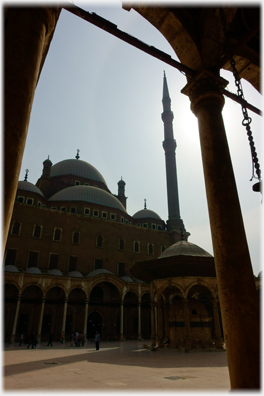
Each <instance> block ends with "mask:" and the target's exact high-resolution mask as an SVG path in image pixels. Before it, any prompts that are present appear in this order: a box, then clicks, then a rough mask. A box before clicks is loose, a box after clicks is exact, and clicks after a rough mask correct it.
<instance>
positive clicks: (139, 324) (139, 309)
mask: <svg viewBox="0 0 264 396" xmlns="http://www.w3.org/2000/svg"><path fill="white" fill-rule="evenodd" d="M141 340H142V336H141V301H139V302H138V341H141Z"/></svg>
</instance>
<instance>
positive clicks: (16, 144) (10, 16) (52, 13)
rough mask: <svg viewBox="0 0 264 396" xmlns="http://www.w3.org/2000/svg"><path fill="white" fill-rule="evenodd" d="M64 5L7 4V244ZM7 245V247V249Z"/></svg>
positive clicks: (5, 120)
mask: <svg viewBox="0 0 264 396" xmlns="http://www.w3.org/2000/svg"><path fill="white" fill-rule="evenodd" d="M59 14H60V8H58V7H56V5H54V6H52V7H35V8H32V7H23V6H21V7H19V6H17V7H12V5H10V6H8V5H7V6H6V7H5V15H4V17H5V22H6V23H5V35H4V40H5V42H4V48H5V52H4V57H3V59H4V77H5V86H4V104H5V105H4V126H3V130H4V153H5V158H4V161H5V162H4V170H5V180H4V183H5V185H4V196H5V199H4V222H5V224H4V232H3V234H4V235H3V236H4V246H5V243H6V238H7V233H8V229H9V225H10V220H11V216H12V211H13V205H14V200H15V195H16V190H17V182H18V178H19V173H20V168H21V162H22V158H23V153H24V147H25V143H26V137H27V131H28V125H29V120H30V113H31V108H32V103H33V98H34V94H35V88H36V85H37V81H38V78H39V75H40V71H41V68H42V66H43V63H44V60H45V58H46V55H47V53H48V49H49V45H50V42H51V39H52V33H53V31H54V29H55V26H56V22H57V19H58V17H59ZM4 250H5V249H3V252H4Z"/></svg>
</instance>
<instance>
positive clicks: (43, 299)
mask: <svg viewBox="0 0 264 396" xmlns="http://www.w3.org/2000/svg"><path fill="white" fill-rule="evenodd" d="M45 301H46V297H42V303H41V310H40V316H39V325H38V335H37V340H38V342H41V328H42V320H43V314H44V308H45Z"/></svg>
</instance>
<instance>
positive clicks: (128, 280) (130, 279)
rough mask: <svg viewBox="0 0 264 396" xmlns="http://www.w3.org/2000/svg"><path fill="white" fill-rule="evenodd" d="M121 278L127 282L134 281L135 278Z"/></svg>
mask: <svg viewBox="0 0 264 396" xmlns="http://www.w3.org/2000/svg"><path fill="white" fill-rule="evenodd" d="M121 279H122V280H123V281H125V282H133V279H132V278H130V276H122V277H121Z"/></svg>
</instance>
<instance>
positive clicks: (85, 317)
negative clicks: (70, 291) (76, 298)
mask: <svg viewBox="0 0 264 396" xmlns="http://www.w3.org/2000/svg"><path fill="white" fill-rule="evenodd" d="M89 302H90V299H89V298H86V300H85V310H84V326H83V332H84V334H85V335H86V333H87V321H88V308H89Z"/></svg>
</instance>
